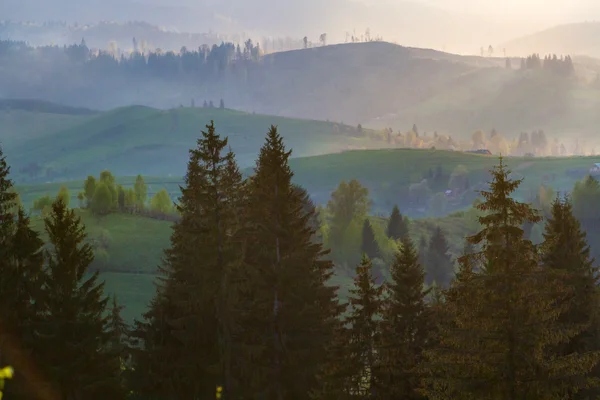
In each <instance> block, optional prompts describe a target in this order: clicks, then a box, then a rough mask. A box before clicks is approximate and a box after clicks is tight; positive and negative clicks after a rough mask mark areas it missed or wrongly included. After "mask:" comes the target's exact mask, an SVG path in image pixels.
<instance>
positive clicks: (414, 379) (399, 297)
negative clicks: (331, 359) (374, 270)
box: [377, 236, 432, 400]
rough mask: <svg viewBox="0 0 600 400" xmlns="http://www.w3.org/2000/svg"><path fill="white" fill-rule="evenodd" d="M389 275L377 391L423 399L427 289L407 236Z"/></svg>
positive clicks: (429, 325)
mask: <svg viewBox="0 0 600 400" xmlns="http://www.w3.org/2000/svg"><path fill="white" fill-rule="evenodd" d="M391 278H392V279H391V281H390V283H389V284H388V285H387V287H386V288H387V293H388V296H387V299H386V301H385V303H384V307H383V312H382V316H383V320H382V323H381V327H382V329H381V341H380V344H379V346H378V353H379V354H380V355H381V356H380V358H381V360H380V362H379V364H378V366H377V375H378V376H379V377H380V382H379V383H378V386H379V387H378V390H377V393H378V394H379V395H380V396H382V398H403V399H409V400H412V399H415V400H416V399H422V398H423V396H422V395H421V394H420V393H419V389H420V388H421V378H422V377H421V376H420V372H419V371H418V367H419V361H420V359H421V356H422V351H423V349H424V348H425V347H426V345H427V344H428V340H429V335H430V330H431V321H430V318H431V317H432V315H431V313H430V312H429V310H428V308H427V305H426V302H425V299H426V297H427V296H428V295H429V294H430V290H424V281H425V271H424V269H423V267H422V266H421V265H420V264H419V257H418V253H417V251H416V249H415V247H414V245H413V243H412V240H411V239H410V237H408V236H405V237H404V239H403V240H402V246H401V249H400V252H398V253H397V255H396V259H395V261H394V263H393V265H392V266H391Z"/></svg>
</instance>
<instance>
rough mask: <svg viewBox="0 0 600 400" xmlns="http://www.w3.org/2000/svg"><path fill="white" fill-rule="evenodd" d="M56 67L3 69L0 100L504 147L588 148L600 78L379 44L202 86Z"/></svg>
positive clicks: (586, 66)
mask: <svg viewBox="0 0 600 400" xmlns="http://www.w3.org/2000/svg"><path fill="white" fill-rule="evenodd" d="M173 60H174V61H173V62H174V63H179V62H182V61H181V60H180V59H177V58H174V59H173ZM178 60H179V61H178ZM48 62H49V63H50V64H51V65H52V60H48ZM61 62H63V61H61ZM165 62H167V61H165ZM169 62H171V61H169ZM56 63H57V65H56V66H55V67H56V68H57V71H55V72H56V74H55V75H56V76H57V77H56V78H54V76H55V75H52V76H46V75H45V74H48V73H49V72H48V70H50V71H51V70H52V69H51V68H49V69H44V70H39V68H38V66H37V64H36V63H33V62H32V63H26V65H25V64H24V65H21V64H20V63H18V62H15V64H13V63H12V62H11V61H10V60H8V61H6V68H7V73H6V74H4V75H3V76H4V78H3V76H0V87H1V88H2V92H4V93H5V95H6V96H9V95H11V94H12V95H14V96H16V97H24V96H25V97H31V96H38V95H39V96H42V97H43V99H44V100H52V101H59V102H61V103H64V104H71V105H77V106H86V107H92V108H97V109H105V110H106V109H112V108H113V107H120V106H130V105H131V104H141V105H145V106H151V107H158V108H172V107H177V106H178V105H181V104H186V105H187V104H190V103H191V100H192V99H195V100H196V102H198V104H200V103H201V102H202V101H203V99H208V100H210V99H213V100H215V99H216V101H217V102H218V99H221V98H222V99H224V100H225V104H226V105H227V107H230V108H233V109H238V110H246V111H248V112H257V113H262V114H268V115H277V116H282V117H293V118H308V119H316V120H331V121H336V122H338V123H341V122H345V123H346V124H349V125H352V126H356V125H357V124H359V123H361V124H363V125H365V126H370V127H371V126H372V127H375V128H382V127H392V128H393V129H394V130H403V131H406V130H408V129H410V127H412V125H413V123H417V124H418V125H419V127H420V128H421V131H428V132H432V131H434V130H437V131H438V132H445V133H448V134H451V135H452V136H453V137H455V138H461V137H463V138H464V137H470V135H471V134H472V133H473V132H474V131H475V130H478V129H483V130H485V131H488V132H489V131H490V130H491V129H492V128H495V129H496V130H497V131H499V132H501V133H503V134H504V135H505V136H509V137H514V136H515V135H518V134H519V133H520V132H522V131H526V130H528V131H531V130H533V129H536V130H537V129H543V130H544V131H545V132H546V134H548V135H550V136H567V135H568V136H569V137H575V136H580V137H588V138H594V139H595V138H596V137H597V135H596V128H597V126H598V122H599V119H598V118H599V117H598V113H597V112H596V110H597V109H598V108H599V107H600V86H599V85H595V86H594V85H591V84H590V83H589V81H590V79H591V77H594V78H595V76H596V74H597V72H600V64H598V63H596V64H594V63H593V62H592V61H590V60H587V59H586V60H580V61H576V63H575V69H576V71H577V73H578V74H581V75H582V76H584V79H580V78H581V76H577V77H576V79H567V78H561V77H558V76H556V75H551V74H547V73H544V71H535V72H534V71H519V70H518V68H519V66H520V59H517V58H515V59H512V67H513V68H512V69H506V68H505V60H504V59H503V58H493V57H485V58H482V57H473V56H458V55H454V54H449V53H443V52H439V51H434V50H426V49H414V48H407V47H402V46H397V45H394V44H391V43H384V42H371V43H352V44H342V45H334V46H323V47H316V48H309V49H305V50H295V51H288V52H281V53H274V54H269V55H267V56H265V57H264V58H262V59H261V60H260V61H259V62H256V63H253V64H252V63H251V64H249V65H246V66H243V67H239V68H238V67H237V66H235V67H231V69H230V70H226V71H225V72H222V73H219V74H216V76H214V77H213V76H204V79H202V80H198V79H196V78H195V76H194V75H190V74H185V73H181V74H180V73H179V72H173V73H169V74H166V75H164V74H162V72H160V71H159V70H143V71H144V73H140V74H139V75H138V74H131V71H129V70H127V71H126V68H125V67H123V68H125V69H121V67H119V66H118V64H115V65H113V66H112V67H110V68H109V67H108V66H103V65H104V64H102V62H99V63H97V64H94V71H95V72H94V73H93V74H92V73H90V74H91V75H90V74H88V73H86V72H85V71H84V70H82V69H80V68H79V67H78V66H77V65H69V66H63V65H62V64H60V62H59V61H56ZM132 68H133V67H132ZM179 70H181V68H179V69H177V71H179ZM128 71H129V72H128ZM7 76H10V77H11V78H10V79H7V78H6V77H7ZM30 76H36V77H37V79H35V80H32V79H31V78H30ZM209 78H210V79H209ZM50 82H51V83H50ZM0 94H1V93H0Z"/></svg>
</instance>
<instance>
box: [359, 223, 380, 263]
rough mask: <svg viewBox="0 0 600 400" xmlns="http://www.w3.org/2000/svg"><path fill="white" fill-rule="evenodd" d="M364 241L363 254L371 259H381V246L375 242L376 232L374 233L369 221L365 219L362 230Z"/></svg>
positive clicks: (362, 245)
mask: <svg viewBox="0 0 600 400" xmlns="http://www.w3.org/2000/svg"><path fill="white" fill-rule="evenodd" d="M361 237H362V239H361V245H360V251H361V252H362V253H363V254H366V255H367V257H369V259H374V258H379V257H381V251H380V250H379V245H378V244H377V241H376V240H375V232H373V227H372V226H371V223H370V222H369V220H368V219H365V221H364V222H363V228H362V236H361Z"/></svg>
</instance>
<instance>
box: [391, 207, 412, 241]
mask: <svg viewBox="0 0 600 400" xmlns="http://www.w3.org/2000/svg"><path fill="white" fill-rule="evenodd" d="M386 234H387V236H388V237H389V238H391V239H394V240H400V239H402V238H404V236H406V235H408V221H407V220H406V219H405V218H404V217H402V214H400V209H399V208H398V206H397V205H395V206H394V208H393V209H392V215H391V216H390V219H389V221H388V225H387V230H386Z"/></svg>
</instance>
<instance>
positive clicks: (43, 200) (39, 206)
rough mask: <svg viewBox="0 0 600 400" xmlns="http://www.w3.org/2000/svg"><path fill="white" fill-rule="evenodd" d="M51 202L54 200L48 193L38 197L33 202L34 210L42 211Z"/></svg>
mask: <svg viewBox="0 0 600 400" xmlns="http://www.w3.org/2000/svg"><path fill="white" fill-rule="evenodd" d="M53 202H54V200H52V197H50V196H48V195H46V196H43V197H40V198H39V199H37V200H35V201H34V202H33V209H34V210H36V211H42V210H44V208H46V207H47V206H51V205H52V203H53Z"/></svg>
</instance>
